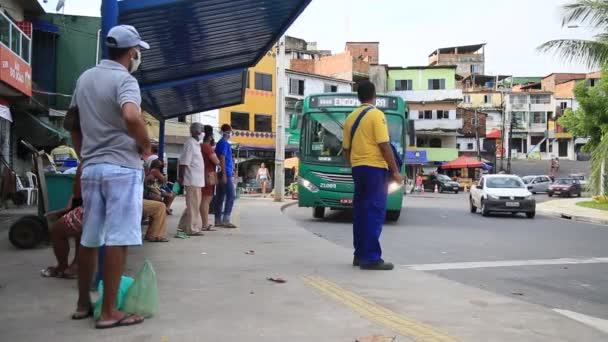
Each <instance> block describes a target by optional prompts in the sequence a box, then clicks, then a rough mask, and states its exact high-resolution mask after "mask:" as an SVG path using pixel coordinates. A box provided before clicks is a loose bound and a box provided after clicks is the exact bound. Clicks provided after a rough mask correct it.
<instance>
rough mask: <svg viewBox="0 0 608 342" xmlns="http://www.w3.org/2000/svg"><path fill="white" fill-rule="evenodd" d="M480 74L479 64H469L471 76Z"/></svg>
mask: <svg viewBox="0 0 608 342" xmlns="http://www.w3.org/2000/svg"><path fill="white" fill-rule="evenodd" d="M480 72H481V66H480V65H479V64H471V74H479V73H480Z"/></svg>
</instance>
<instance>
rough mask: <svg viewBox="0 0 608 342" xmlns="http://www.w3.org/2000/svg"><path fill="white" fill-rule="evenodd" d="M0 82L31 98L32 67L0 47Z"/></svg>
mask: <svg viewBox="0 0 608 342" xmlns="http://www.w3.org/2000/svg"><path fill="white" fill-rule="evenodd" d="M0 80H2V82H4V83H6V84H8V85H10V86H11V87H13V88H15V89H17V90H19V91H20V92H22V93H23V94H25V95H27V96H32V67H31V66H29V65H28V64H27V63H25V62H24V61H23V60H21V58H19V57H18V56H17V55H15V54H14V53H13V51H11V50H10V49H8V48H7V47H6V46H4V45H0Z"/></svg>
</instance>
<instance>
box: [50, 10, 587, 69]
mask: <svg viewBox="0 0 608 342" xmlns="http://www.w3.org/2000/svg"><path fill="white" fill-rule="evenodd" d="M39 2H40V3H41V4H42V5H43V6H44V7H45V9H46V10H47V11H48V12H54V8H55V6H56V4H57V0H48V3H47V4H44V3H43V0H39ZM568 2H571V0H508V1H499V0H460V1H454V0H426V1H417V0H416V1H414V0H374V1H370V0H313V1H312V3H311V4H310V5H309V6H308V8H307V9H306V10H305V11H304V13H303V14H302V15H301V16H300V17H299V18H298V19H297V20H296V22H295V23H294V24H293V25H292V27H291V28H290V29H289V31H288V32H287V33H288V34H289V35H291V36H295V37H299V38H303V39H305V40H307V41H316V42H317V43H318V47H319V49H326V50H332V51H333V52H341V51H344V43H345V42H346V41H379V42H380V63H383V64H389V65H391V66H412V65H426V64H427V58H428V55H429V53H431V52H432V51H433V50H435V49H436V48H439V47H448V46H455V45H468V44H477V43H487V46H486V73H487V74H507V75H519V76H545V75H548V74H550V73H552V72H585V71H587V70H586V68H585V67H584V66H582V65H578V64H570V63H563V62H561V61H560V60H559V59H558V58H557V57H555V56H553V55H543V54H539V53H537V52H536V47H537V46H538V45H540V44H541V43H543V42H545V41H547V40H551V39H558V38H583V39H588V38H590V37H591V36H592V33H591V32H589V30H588V29H587V28H584V27H581V28H562V27H561V20H560V18H561V10H560V6H561V5H563V4H565V3H568ZM100 3H101V0H66V5H65V9H64V11H65V14H79V15H89V16H99V8H100Z"/></svg>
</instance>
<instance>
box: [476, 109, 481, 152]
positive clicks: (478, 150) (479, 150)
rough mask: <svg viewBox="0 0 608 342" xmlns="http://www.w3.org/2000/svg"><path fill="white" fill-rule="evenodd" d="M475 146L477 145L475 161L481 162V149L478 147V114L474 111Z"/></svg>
mask: <svg viewBox="0 0 608 342" xmlns="http://www.w3.org/2000/svg"><path fill="white" fill-rule="evenodd" d="M475 145H477V160H481V148H480V146H479V114H478V113H477V109H475Z"/></svg>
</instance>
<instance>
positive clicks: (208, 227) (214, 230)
mask: <svg viewBox="0 0 608 342" xmlns="http://www.w3.org/2000/svg"><path fill="white" fill-rule="evenodd" d="M201 230H203V231H205V232H217V229H213V225H212V224H210V225H208V226H207V228H204V229H201Z"/></svg>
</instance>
